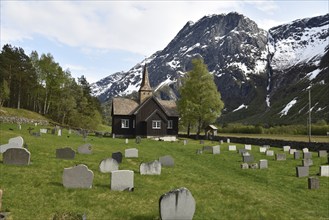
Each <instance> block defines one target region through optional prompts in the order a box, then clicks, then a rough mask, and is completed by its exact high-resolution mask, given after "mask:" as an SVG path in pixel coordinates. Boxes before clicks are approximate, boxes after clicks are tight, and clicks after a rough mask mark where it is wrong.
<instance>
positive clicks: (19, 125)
mask: <svg viewBox="0 0 329 220" xmlns="http://www.w3.org/2000/svg"><path fill="white" fill-rule="evenodd" d="M17 126H18V130H22V125H21V124H18V125H17ZM0 210H1V209H0Z"/></svg>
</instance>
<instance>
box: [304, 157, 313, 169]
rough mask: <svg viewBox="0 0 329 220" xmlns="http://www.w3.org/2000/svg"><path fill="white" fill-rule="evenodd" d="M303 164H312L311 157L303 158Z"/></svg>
mask: <svg viewBox="0 0 329 220" xmlns="http://www.w3.org/2000/svg"><path fill="white" fill-rule="evenodd" d="M302 161H303V166H304V167H306V166H312V165H313V160H312V159H303V160H302Z"/></svg>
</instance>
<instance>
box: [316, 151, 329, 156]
mask: <svg viewBox="0 0 329 220" xmlns="http://www.w3.org/2000/svg"><path fill="white" fill-rule="evenodd" d="M318 156H319V157H328V152H327V151H326V150H319V152H318Z"/></svg>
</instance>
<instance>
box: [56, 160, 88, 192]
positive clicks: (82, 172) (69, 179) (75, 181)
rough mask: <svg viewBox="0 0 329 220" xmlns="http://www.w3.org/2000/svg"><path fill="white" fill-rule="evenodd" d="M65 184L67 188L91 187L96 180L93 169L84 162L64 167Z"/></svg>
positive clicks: (63, 178) (63, 177)
mask: <svg viewBox="0 0 329 220" xmlns="http://www.w3.org/2000/svg"><path fill="white" fill-rule="evenodd" d="M62 180H63V186H64V187H65V188H88V189H89V188H91V187H92V185H93V180H94V173H93V171H91V170H89V169H88V167H87V166H86V165H84V164H79V165H77V166H74V167H69V168H64V172H63V176H62Z"/></svg>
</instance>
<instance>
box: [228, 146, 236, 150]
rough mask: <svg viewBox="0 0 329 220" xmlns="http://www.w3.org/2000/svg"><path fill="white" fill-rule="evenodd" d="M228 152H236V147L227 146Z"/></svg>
mask: <svg viewBox="0 0 329 220" xmlns="http://www.w3.org/2000/svg"><path fill="white" fill-rule="evenodd" d="M228 150H229V151H236V146H235V145H229V146H228Z"/></svg>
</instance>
